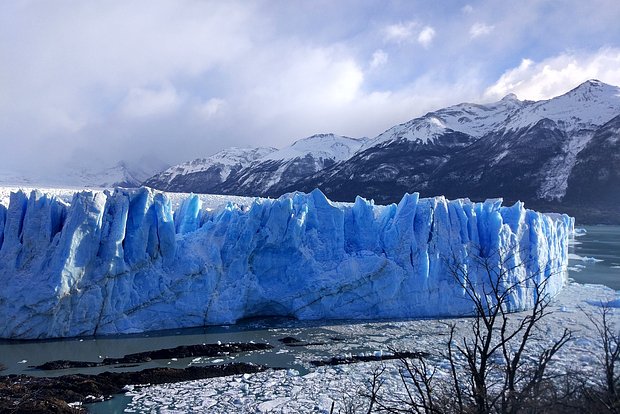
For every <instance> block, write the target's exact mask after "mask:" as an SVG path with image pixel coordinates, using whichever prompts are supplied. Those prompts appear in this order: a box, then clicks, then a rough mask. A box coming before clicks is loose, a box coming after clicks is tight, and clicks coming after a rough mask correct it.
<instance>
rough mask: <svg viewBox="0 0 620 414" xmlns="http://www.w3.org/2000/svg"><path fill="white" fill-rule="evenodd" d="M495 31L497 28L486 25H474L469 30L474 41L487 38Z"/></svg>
mask: <svg viewBox="0 0 620 414" xmlns="http://www.w3.org/2000/svg"><path fill="white" fill-rule="evenodd" d="M493 29H495V26H492V25H487V24H484V23H474V24H473V25H472V26H471V27H470V29H469V35H470V36H471V38H472V39H475V38H477V37H480V36H486V35H488V34H489V33H491V32H492V31H493Z"/></svg>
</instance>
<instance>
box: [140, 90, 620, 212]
mask: <svg viewBox="0 0 620 414" xmlns="http://www.w3.org/2000/svg"><path fill="white" fill-rule="evenodd" d="M618 115H620V88H619V87H617V86H613V85H608V84H605V83H603V82H601V81H598V80H595V79H592V80H588V81H586V82H583V83H582V84H580V85H578V86H577V87H575V88H573V89H571V90H569V91H568V92H566V93H564V94H562V95H559V96H557V97H554V98H551V99H546V100H541V101H531V100H519V99H518V97H517V96H516V95H514V94H508V95H506V96H505V97H503V98H502V99H500V100H499V101H496V102H491V103H487V104H476V103H460V104H457V105H452V106H448V107H446V108H440V109H437V110H435V111H431V112H428V113H426V114H425V115H423V116H420V117H417V118H414V119H411V120H409V121H407V122H403V123H401V124H398V125H395V126H393V127H391V128H388V129H386V130H385V131H384V132H382V133H381V134H379V135H377V136H376V137H373V138H362V139H355V138H348V137H341V136H338V135H335V134H316V135H313V136H311V137H308V138H304V139H301V140H298V141H295V142H294V143H293V144H291V145H290V146H288V147H286V148H283V149H281V150H277V151H273V152H270V153H269V154H267V155H266V156H265V157H263V158H262V159H261V158H259V159H255V160H253V161H252V162H250V163H249V164H247V165H245V166H243V167H242V168H240V169H238V170H235V171H234V172H232V173H231V174H229V175H228V176H227V177H226V179H225V180H219V181H217V180H213V179H211V178H209V177H208V176H207V175H203V176H202V177H201V176H194V183H193V184H191V185H183V186H180V185H174V184H167V183H166V182H165V181H164V180H161V179H160V178H158V176H154V177H151V178H150V179H149V180H147V181H145V183H144V184H145V185H148V186H151V187H154V188H158V189H161V190H166V191H179V192H191V191H193V192H206V193H209V192H211V193H220V194H234V195H247V196H272V197H276V196H279V195H281V194H284V193H286V192H291V191H297V190H299V191H306V192H308V191H311V190H312V189H314V188H319V189H321V190H322V191H323V192H325V194H326V195H327V196H329V197H330V198H332V199H334V200H339V201H353V200H354V198H355V196H357V195H361V196H364V197H366V198H372V199H375V200H376V201H377V202H381V203H390V202H394V201H395V200H398V199H399V198H400V197H401V196H402V194H403V193H405V192H409V193H411V192H415V191H417V192H420V194H421V195H422V196H433V195H439V194H443V195H446V196H449V197H469V198H471V199H473V200H480V199H484V198H496V197H502V198H504V199H506V200H507V201H517V200H522V201H525V202H526V203H528V204H530V205H535V206H538V208H545V207H546V206H548V207H549V208H557V209H559V211H565V210H566V211H569V210H570V211H571V212H572V214H574V215H575V216H577V217H578V219H581V220H582V221H584V220H585V221H590V219H591V218H592V217H596V220H602V217H604V210H606V209H611V210H612V211H611V215H610V219H611V220H613V221H617V222H620V211H618V208H619V207H614V206H613V205H609V206H608V205H607V204H605V203H604V206H603V205H601V208H602V210H601V211H600V212H599V213H597V214H590V213H588V214H581V213H580V211H579V209H578V207H579V206H581V207H583V210H584V211H585V210H589V211H592V210H593V209H597V207H596V206H595V205H594V204H595V203H596V201H597V200H596V198H594V199H592V194H590V196H589V198H590V200H580V199H579V197H580V196H579V195H578V194H580V192H579V191H578V190H577V189H576V188H573V187H574V186H575V185H578V184H577V183H579V185H588V183H595V184H596V183H599V181H600V180H598V178H597V177H598V175H601V176H609V177H615V176H616V175H615V174H616V173H617V169H618V168H620V167H615V165H617V164H614V162H612V161H613V160H612V161H609V162H608V161H607V160H608V159H612V158H613V155H614V151H620V148H618V147H617V146H615V141H613V142H611V143H610V141H609V140H607V141H603V140H602V139H601V138H599V139H596V140H594V138H595V137H600V136H602V135H605V134H607V135H609V134H611V135H612V136H617V134H618V132H617V131H616V129H614V128H613V127H608V128H607V129H606V130H605V131H606V132H605V131H603V130H601V128H603V126H604V125H606V124H607V123H608V122H610V121H611V120H612V119H614V118H615V117H617V116H618ZM614 125H615V124H614ZM613 134H616V135H613ZM607 135H606V136H607ZM326 138H327V141H329V142H334V143H339V144H342V145H344V147H346V151H343V152H341V153H339V154H337V155H336V154H334V152H333V151H332V152H331V153H330V152H329V149H327V150H326V148H327V147H328V145H327V144H326V142H327V141H326V142H323V141H325V139H326ZM593 140H594V141H593ZM604 142H608V145H607V147H606V148H607V152H601V151H599V150H597V149H596V148H598V147H601V146H602V145H603V143H604ZM302 143H305V144H308V145H306V146H305V147H304V146H303V145H301V144H302ZM358 144H359V145H358ZM296 145H297V146H298V147H300V146H301V147H303V148H297V149H300V150H299V151H297V149H295V146H296ZM586 149H588V150H587V151H586ZM583 151H586V152H584V153H583V154H582V152H583ZM322 152H325V153H327V154H328V155H327V156H320V155H318V154H321V153H322ZM279 153H280V154H281V155H282V154H286V155H287V156H279V155H278V154H279ZM580 154H581V155H580ZM588 154H590V155H589V157H590V158H589V159H586V158H587V157H586V156H587V155H588ZM594 154H596V156H595V155H594ZM597 157H598V158H597ZM594 159H596V160H599V162H598V163H596V162H595V161H594ZM601 160H602V161H601ZM584 165H588V169H586V168H585V167H583V166H584ZM603 165H605V167H604V168H606V169H607V170H608V172H604V171H599V170H600V169H601V168H603V167H602V166H603ZM599 167H600V168H599ZM575 168H576V169H575ZM575 174H580V175H581V177H577V176H576V175H575ZM571 183H572V184H571ZM599 184H600V183H599ZM597 185H598V184H597ZM609 185H611V184H609ZM609 185H607V184H604V185H603V184H601V186H602V187H601V188H603V187H604V188H608V187H609ZM605 186H607V187H605ZM595 187H596V185H595ZM612 187H613V186H612ZM596 188H598V187H596ZM567 194H569V195H570V196H569V197H568V198H566V200H564V198H565V196H566V195H567ZM619 204H620V203H619ZM599 210H600V209H599Z"/></svg>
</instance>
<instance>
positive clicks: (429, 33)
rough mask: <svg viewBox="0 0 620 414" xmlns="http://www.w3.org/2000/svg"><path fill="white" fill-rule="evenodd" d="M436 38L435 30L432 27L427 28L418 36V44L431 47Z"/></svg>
mask: <svg viewBox="0 0 620 414" xmlns="http://www.w3.org/2000/svg"><path fill="white" fill-rule="evenodd" d="M434 37H435V29H433V28H432V27H430V26H426V27H425V28H424V29H422V31H421V32H420V34H419V35H418V42H419V43H420V44H421V45H422V46H424V47H429V46H430V44H431V42H432V41H433V38H434Z"/></svg>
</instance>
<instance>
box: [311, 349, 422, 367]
mask: <svg viewBox="0 0 620 414" xmlns="http://www.w3.org/2000/svg"><path fill="white" fill-rule="evenodd" d="M426 356H428V354H427V353H425V352H409V351H403V352H394V353H393V354H389V355H382V356H374V355H370V356H368V355H353V356H351V357H350V358H345V357H333V358H330V359H323V360H315V361H310V363H311V364H312V365H314V366H315V367H322V366H325V365H330V366H331V365H347V364H355V363H358V362H370V361H387V360H390V359H402V358H417V357H426Z"/></svg>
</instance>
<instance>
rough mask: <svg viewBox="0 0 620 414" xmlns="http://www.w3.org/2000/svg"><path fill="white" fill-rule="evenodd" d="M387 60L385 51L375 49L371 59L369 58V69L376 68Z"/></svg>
mask: <svg viewBox="0 0 620 414" xmlns="http://www.w3.org/2000/svg"><path fill="white" fill-rule="evenodd" d="M387 61H388V54H387V53H385V52H384V51H383V50H381V49H377V50H375V51H374V53H373V54H372V59H371V60H370V69H376V68H378V67H381V66H383V65H385V64H386V63H387Z"/></svg>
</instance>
